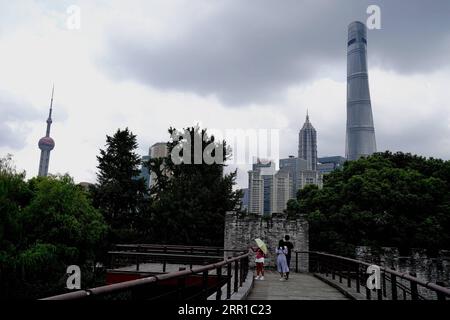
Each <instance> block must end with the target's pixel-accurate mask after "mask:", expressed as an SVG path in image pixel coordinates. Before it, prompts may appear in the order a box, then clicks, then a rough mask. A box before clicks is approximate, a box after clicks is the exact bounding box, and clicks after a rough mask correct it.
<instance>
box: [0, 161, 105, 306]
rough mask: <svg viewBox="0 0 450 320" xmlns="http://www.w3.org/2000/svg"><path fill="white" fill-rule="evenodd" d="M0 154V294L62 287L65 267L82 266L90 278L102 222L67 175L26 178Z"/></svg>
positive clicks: (85, 279)
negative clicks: (26, 179) (0, 156)
mask: <svg viewBox="0 0 450 320" xmlns="http://www.w3.org/2000/svg"><path fill="white" fill-rule="evenodd" d="M24 179H25V174H24V173H18V172H16V171H15V169H13V167H12V166H11V165H10V160H9V159H6V160H5V159H0V298H41V297H45V296H48V295H53V294H57V293H62V292H64V287H65V280H66V275H65V272H66V268H67V266H69V265H72V264H76V265H79V266H80V267H81V268H82V285H83V286H84V287H88V286H91V285H92V284H94V282H93V281H94V273H93V268H94V266H95V264H96V261H98V254H99V252H98V251H97V248H100V247H101V244H102V242H103V238H104V235H105V232H106V224H105V223H104V221H103V217H102V216H101V214H100V213H99V212H98V211H97V210H96V209H94V207H93V206H92V205H91V202H90V200H89V198H88V196H87V194H86V193H85V191H84V190H83V189H82V188H81V187H79V186H77V185H75V184H74V182H73V180H72V178H70V177H69V176H67V175H66V176H52V177H46V178H43V177H40V178H33V179H31V180H29V181H28V182H26V181H25V180H24Z"/></svg>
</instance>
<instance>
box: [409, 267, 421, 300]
mask: <svg viewBox="0 0 450 320" xmlns="http://www.w3.org/2000/svg"><path fill="white" fill-rule="evenodd" d="M409 275H410V276H412V277H416V276H417V274H416V273H415V272H410V273H409ZM409 283H410V289H411V300H419V292H418V290H417V282H415V281H412V280H410V282H409Z"/></svg>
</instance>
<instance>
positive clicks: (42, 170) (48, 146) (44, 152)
mask: <svg viewBox="0 0 450 320" xmlns="http://www.w3.org/2000/svg"><path fill="white" fill-rule="evenodd" d="M54 91H55V87H53V89H52V99H51V101H50V111H49V114H48V119H47V131H46V133H45V137H43V138H41V139H40V140H39V149H41V158H40V160H39V173H38V175H39V176H40V177H46V176H47V175H48V165H49V162H50V151H52V150H53V148H55V141H53V139H52V138H50V128H51V126H52V111H53V93H54Z"/></svg>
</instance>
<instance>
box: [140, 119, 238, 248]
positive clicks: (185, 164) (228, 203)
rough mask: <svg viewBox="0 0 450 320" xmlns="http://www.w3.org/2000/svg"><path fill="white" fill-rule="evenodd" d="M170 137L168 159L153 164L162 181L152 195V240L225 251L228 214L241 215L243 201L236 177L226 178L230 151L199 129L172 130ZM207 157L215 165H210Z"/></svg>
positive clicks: (157, 182) (227, 176) (170, 130)
mask: <svg viewBox="0 0 450 320" xmlns="http://www.w3.org/2000/svg"><path fill="white" fill-rule="evenodd" d="M169 134H170V136H171V141H170V142H169V143H168V144H167V146H168V154H169V156H168V157H166V158H163V159H151V160H150V161H149V163H148V166H149V169H150V170H151V171H152V172H153V173H154V174H155V175H156V177H157V179H156V183H155V187H154V188H152V190H151V196H152V199H153V200H154V201H153V204H152V208H153V209H152V219H151V221H150V224H151V228H152V239H153V241H155V242H161V243H179V244H202V245H222V244H223V235H224V221H225V220H224V218H225V213H226V212H227V211H230V210H236V209H237V208H238V207H239V205H240V198H241V191H234V190H233V187H234V185H235V182H236V171H234V172H230V173H227V174H225V173H224V168H225V166H226V165H225V162H226V160H227V159H228V157H229V156H230V154H231V153H230V152H231V151H230V149H229V148H228V147H227V145H226V142H225V141H217V139H216V138H215V137H214V136H209V135H208V134H207V130H206V129H200V128H199V127H190V128H185V129H184V130H183V131H181V132H179V131H177V130H176V129H174V128H170V129H169ZM187 140H189V141H190V142H191V143H190V144H189V143H187ZM196 143H197V145H196ZM199 155H201V156H199ZM205 155H209V156H210V158H216V161H215V162H213V163H211V161H210V160H211V159H210V160H207V159H206V158H205V157H204V156H205ZM178 156H180V157H181V158H182V159H184V161H180V158H178ZM189 160H190V161H189Z"/></svg>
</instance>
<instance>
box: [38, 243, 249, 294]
mask: <svg viewBox="0 0 450 320" xmlns="http://www.w3.org/2000/svg"><path fill="white" fill-rule="evenodd" d="M241 252H242V251H241ZM224 270H225V272H223V271H224ZM248 270H249V253H246V254H241V255H239V256H235V257H227V258H226V259H224V260H223V261H220V262H217V263H213V264H209V265H205V266H202V267H198V268H195V269H188V270H186V269H185V268H180V270H179V271H176V272H171V273H166V274H160V275H154V276H150V277H145V278H141V279H136V280H131V281H126V282H121V283H116V284H111V285H106V286H101V287H97V288H91V289H84V290H79V291H75V292H70V293H66V294H61V295H57V296H53V297H48V298H44V299H42V300H79V299H133V300H157V299H171V300H173V299H178V300H206V299H207V298H208V297H209V296H210V295H212V294H214V293H215V298H216V299H217V300H221V299H222V298H223V297H225V298H226V299H230V298H231V296H232V293H233V292H238V290H239V288H240V287H242V285H243V282H245V281H246V278H247V274H248ZM210 271H214V272H215V273H214V274H212V273H210ZM167 283H172V286H171V287H169V289H167V287H163V286H162V285H163V284H167ZM192 283H194V284H192ZM196 283H197V284H196ZM225 285H226V292H225V293H223V292H222V287H223V286H225ZM173 287H174V288H175V289H172V288H173Z"/></svg>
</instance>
